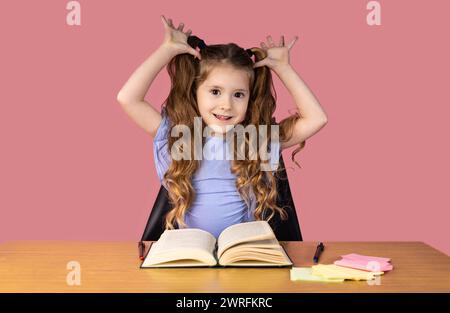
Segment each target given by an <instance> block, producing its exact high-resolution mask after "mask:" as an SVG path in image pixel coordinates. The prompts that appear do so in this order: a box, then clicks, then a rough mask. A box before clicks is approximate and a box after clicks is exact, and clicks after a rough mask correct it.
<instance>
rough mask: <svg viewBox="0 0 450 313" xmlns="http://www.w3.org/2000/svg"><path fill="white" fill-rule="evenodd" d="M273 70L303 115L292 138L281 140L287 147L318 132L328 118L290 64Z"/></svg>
mask: <svg viewBox="0 0 450 313" xmlns="http://www.w3.org/2000/svg"><path fill="white" fill-rule="evenodd" d="M273 70H274V72H275V73H276V74H277V75H278V77H279V78H280V79H281V81H282V82H283V84H284V85H285V86H286V88H287V89H288V90H289V92H290V94H291V95H292V97H293V98H294V101H295V104H296V105H297V107H298V110H299V113H300V116H301V118H300V119H298V120H297V122H296V123H295V126H294V131H293V133H292V137H291V139H289V140H288V141H286V142H281V149H286V148H288V147H291V146H293V145H297V144H300V143H301V142H303V141H305V140H306V139H308V138H309V137H311V136H312V135H314V134H315V133H317V132H318V131H319V130H320V129H321V128H322V127H323V126H325V124H326V123H327V121H328V118H327V115H326V113H325V111H324V110H323V109H322V107H321V106H320V104H319V102H318V101H317V99H316V97H315V96H314V95H313V93H312V92H311V90H310V89H309V88H308V86H306V84H305V83H304V82H303V80H302V79H301V78H300V76H299V75H298V74H297V73H296V72H295V70H294V68H293V67H292V66H291V65H290V64H287V65H283V66H279V67H275V68H273Z"/></svg>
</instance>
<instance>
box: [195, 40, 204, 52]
mask: <svg viewBox="0 0 450 313" xmlns="http://www.w3.org/2000/svg"><path fill="white" fill-rule="evenodd" d="M197 47H199V48H200V50H203V49H205V48H206V44H205V42H204V41H203V40H202V39H200V41H199V42H198V44H197Z"/></svg>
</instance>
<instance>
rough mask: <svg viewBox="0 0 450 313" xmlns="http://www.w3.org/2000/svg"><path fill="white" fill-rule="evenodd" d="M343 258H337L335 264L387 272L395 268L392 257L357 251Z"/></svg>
mask: <svg viewBox="0 0 450 313" xmlns="http://www.w3.org/2000/svg"><path fill="white" fill-rule="evenodd" d="M341 257H342V259H341V260H337V261H335V262H334V264H336V265H339V266H344V267H350V268H355V269H360V270H364V271H371V272H386V271H390V270H392V269H393V266H392V264H391V263H389V262H390V261H391V259H389V258H379V257H375V256H366V255H360V254H356V253H351V254H346V255H342V256H341Z"/></svg>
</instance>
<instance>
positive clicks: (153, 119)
mask: <svg viewBox="0 0 450 313" xmlns="http://www.w3.org/2000/svg"><path fill="white" fill-rule="evenodd" d="M175 55H176V53H175V52H174V50H173V49H171V48H170V47H168V46H166V45H164V44H163V45H161V46H160V47H159V48H158V49H157V50H156V51H154V52H153V54H152V55H150V57H149V58H148V59H147V60H145V62H144V63H142V64H141V65H140V66H139V67H138V68H137V69H136V70H135V71H134V73H133V74H132V75H131V77H130V78H129V79H128V81H127V82H126V83H125V85H124V86H123V87H122V89H121V90H120V91H119V93H118V94H117V101H118V102H119V103H120V105H121V106H122V108H123V110H124V111H125V112H126V113H127V114H128V116H130V117H131V119H132V120H133V121H134V122H136V124H138V125H139V126H141V127H142V128H143V129H144V130H145V131H146V132H148V133H149V134H150V135H151V136H152V137H154V136H155V135H156V131H157V130H158V127H159V124H160V122H161V114H160V113H159V112H158V111H157V110H155V109H154V108H153V106H152V105H151V104H149V103H148V102H147V101H145V100H144V97H145V95H146V93H147V91H148V89H149V88H150V85H151V83H152V82H153V80H154V79H155V77H156V76H157V75H158V73H159V72H160V71H161V70H162V69H163V68H164V67H165V66H166V65H167V64H168V63H169V61H170V60H171V59H172V58H173V57H174V56H175Z"/></svg>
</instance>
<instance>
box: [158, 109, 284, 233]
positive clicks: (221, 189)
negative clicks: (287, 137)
mask: <svg viewBox="0 0 450 313" xmlns="http://www.w3.org/2000/svg"><path fill="white" fill-rule="evenodd" d="M161 113H162V114H161V115H162V120H161V124H160V125H159V127H158V130H157V132H156V135H155V137H154V138H153V156H154V161H155V166H156V171H157V173H158V177H159V180H160V182H161V184H162V185H163V186H164V187H165V188H166V189H168V188H167V186H166V185H165V182H164V181H163V178H164V174H165V172H166V171H167V169H168V168H169V166H170V163H171V156H170V152H169V149H168V138H169V137H168V136H170V133H169V132H170V121H169V117H168V116H167V115H166V114H165V111H164V110H163V111H162V112H161ZM228 150H229V149H227V142H226V139H225V138H221V137H217V136H208V137H206V139H205V145H204V147H203V151H202V152H203V154H202V160H200V167H199V168H198V169H197V172H196V173H194V175H193V177H192V185H193V187H194V189H195V192H196V194H195V197H194V201H193V203H192V205H191V207H190V208H189V209H188V210H187V212H186V214H185V220H184V221H185V223H186V224H187V225H188V227H189V228H200V229H202V230H206V231H208V232H210V233H211V234H212V235H213V236H214V237H216V238H218V236H219V235H220V233H221V232H222V231H223V230H224V229H225V228H227V227H228V226H231V225H234V224H238V223H244V222H249V221H253V220H254V216H253V212H254V210H255V208H256V198H255V195H254V193H253V192H252V191H250V199H249V203H248V204H247V203H246V202H245V201H244V199H243V198H242V197H241V195H240V194H239V192H238V191H237V188H236V185H235V184H236V176H235V175H234V174H233V173H232V172H231V167H230V166H231V160H230V158H228V159H227V157H226V156H227V153H230V152H229V151H228ZM269 151H270V152H269V154H270V158H269V164H270V166H271V169H273V170H275V169H276V168H277V166H278V160H279V153H280V146H279V142H275V141H274V142H272V143H271V147H270V150H269Z"/></svg>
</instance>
